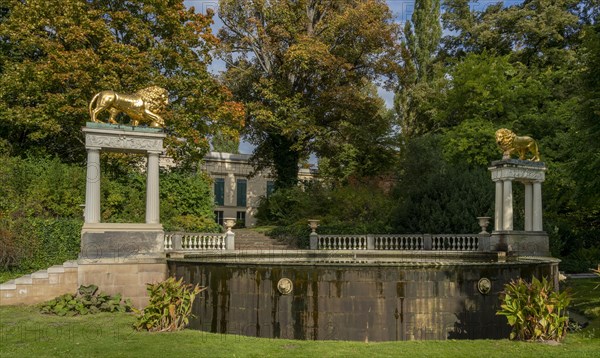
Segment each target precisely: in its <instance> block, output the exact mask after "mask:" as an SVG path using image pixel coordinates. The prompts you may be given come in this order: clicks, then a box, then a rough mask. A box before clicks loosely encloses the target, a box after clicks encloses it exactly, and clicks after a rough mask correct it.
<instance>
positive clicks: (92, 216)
mask: <svg viewBox="0 0 600 358" xmlns="http://www.w3.org/2000/svg"><path fill="white" fill-rule="evenodd" d="M86 149H87V174H86V181H85V213H84V217H85V222H86V223H91V224H95V223H99V222H100V148H97V147H87V148H86Z"/></svg>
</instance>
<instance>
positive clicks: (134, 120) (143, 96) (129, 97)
mask: <svg viewBox="0 0 600 358" xmlns="http://www.w3.org/2000/svg"><path fill="white" fill-rule="evenodd" d="M168 104H169V93H168V92H167V90H166V89H164V88H161V87H158V86H151V87H147V88H144V89H141V90H139V91H137V92H136V93H134V94H121V93H117V92H115V91H102V92H100V93H97V94H96V95H95V96H94V98H92V100H91V101H90V105H89V112H90V116H91V117H92V122H99V120H98V118H97V117H98V113H100V112H102V111H104V110H107V111H108V113H110V117H109V118H108V122H109V123H112V124H117V120H116V118H117V115H118V114H119V113H121V112H123V113H125V114H127V115H128V116H129V117H130V118H131V125H132V126H137V125H139V124H140V123H150V126H151V127H164V126H165V122H164V120H163V118H162V117H161V116H160V115H159V114H160V113H161V112H163V111H164V110H165V108H166V107H167V105H168Z"/></svg>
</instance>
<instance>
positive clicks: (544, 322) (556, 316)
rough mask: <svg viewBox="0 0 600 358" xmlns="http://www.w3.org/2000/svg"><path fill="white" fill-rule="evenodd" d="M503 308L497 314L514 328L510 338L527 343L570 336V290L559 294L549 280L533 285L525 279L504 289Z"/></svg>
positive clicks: (557, 339) (535, 281)
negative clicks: (568, 330)
mask: <svg viewBox="0 0 600 358" xmlns="http://www.w3.org/2000/svg"><path fill="white" fill-rule="evenodd" d="M501 299H502V305H501V309H500V310H499V311H498V312H496V314H497V315H502V316H506V318H507V319H508V324H509V325H510V326H512V332H511V333H510V339H519V340H526V341H549V340H554V341H559V340H561V339H562V338H564V336H565V335H566V333H567V327H568V323H569V317H568V315H567V310H566V308H567V306H568V305H569V303H570V302H571V295H570V293H569V292H568V291H565V292H558V291H555V290H554V288H553V286H552V283H550V282H548V281H547V280H546V278H545V277H544V278H542V280H541V281H540V280H538V279H536V278H535V277H534V278H533V280H532V281H531V282H527V281H525V280H523V279H521V278H519V279H518V280H517V281H514V280H513V281H511V282H510V283H508V284H506V285H505V286H504V291H503V293H502V297H501Z"/></svg>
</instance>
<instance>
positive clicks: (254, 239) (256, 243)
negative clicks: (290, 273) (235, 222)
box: [234, 229, 290, 250]
mask: <svg viewBox="0 0 600 358" xmlns="http://www.w3.org/2000/svg"><path fill="white" fill-rule="evenodd" d="M234 232H235V249H236V250H286V249H290V247H289V246H288V245H286V244H284V243H281V242H279V241H277V240H275V239H272V238H270V237H268V236H267V235H265V234H263V233H260V232H256V231H253V230H249V229H238V230H235V231H234Z"/></svg>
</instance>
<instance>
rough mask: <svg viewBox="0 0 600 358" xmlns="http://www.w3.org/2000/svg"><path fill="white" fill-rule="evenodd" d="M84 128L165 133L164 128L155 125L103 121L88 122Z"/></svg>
mask: <svg viewBox="0 0 600 358" xmlns="http://www.w3.org/2000/svg"><path fill="white" fill-rule="evenodd" d="M84 128H93V129H108V130H113V131H114V130H118V131H125V132H143V133H163V132H164V129H162V128H154V127H146V126H130V125H126V124H110V123H102V122H86V123H85V127H84Z"/></svg>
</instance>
